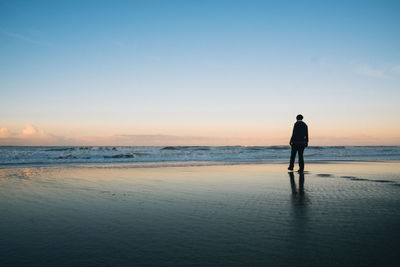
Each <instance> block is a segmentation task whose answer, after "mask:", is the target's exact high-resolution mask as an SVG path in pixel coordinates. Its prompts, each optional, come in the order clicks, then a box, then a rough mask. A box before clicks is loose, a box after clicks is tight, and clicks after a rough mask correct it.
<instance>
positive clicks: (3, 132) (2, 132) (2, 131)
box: [0, 128, 12, 138]
mask: <svg viewBox="0 0 400 267" xmlns="http://www.w3.org/2000/svg"><path fill="white" fill-rule="evenodd" d="M11 136H12V134H11V132H10V131H9V130H8V129H7V128H0V138H7V137H11Z"/></svg>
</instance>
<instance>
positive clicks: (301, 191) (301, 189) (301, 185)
mask: <svg viewBox="0 0 400 267" xmlns="http://www.w3.org/2000/svg"><path fill="white" fill-rule="evenodd" d="M299 176H300V177H299V194H300V196H304V172H301V173H299ZM289 177H290V186H291V188H292V194H293V195H297V188H296V182H295V181H294V174H293V172H289Z"/></svg>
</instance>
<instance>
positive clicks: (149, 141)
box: [0, 124, 400, 146]
mask: <svg viewBox="0 0 400 267" xmlns="http://www.w3.org/2000/svg"><path fill="white" fill-rule="evenodd" d="M288 140H289V136H284V135H282V136H279V137H271V136H267V135H266V136H265V137H262V138H260V137H258V138H257V137H226V138H222V137H200V136H176V135H162V134H154V135H144V134H142V135H134V134H119V135H108V136H81V137H77V138H67V137H63V136H56V135H52V134H49V133H47V132H45V131H44V130H41V129H38V128H37V127H35V126H34V125H31V124H28V125H26V126H25V128H24V129H22V130H21V131H20V132H19V133H12V132H10V131H9V130H8V129H7V128H0V145H9V146H177V145H181V146H185V145H186V146H192V145H204V146H206V145H216V146H218V145H219V146H221V145H260V146H263V145H287V143H288ZM399 144H400V136H398V135H392V136H367V135H347V136H330V135H320V136H313V138H312V139H311V143H310V145H399Z"/></svg>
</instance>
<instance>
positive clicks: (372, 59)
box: [0, 0, 400, 145]
mask: <svg viewBox="0 0 400 267" xmlns="http://www.w3.org/2000/svg"><path fill="white" fill-rule="evenodd" d="M399 99H400V2H399V1H382V0H379V1H239V0H238V1H236V0H232V1H218V0H214V1H207V0H204V1H200V0H198V1H192V0H186V1H172V0H171V1H170V0H163V1H155V0H154V1H153V0H149V1H118V0H116V1H101V0H99V1H94V0H87V1H73V0H72V1H61V0H60V1H40V0H38V1H18V0H17V1H15V0H13V1H4V0H0V145H164V144H165V145H169V144H174V145H179V144H180V145H286V144H288V141H289V138H290V135H291V131H292V127H293V123H294V122H295V117H296V115H297V114H302V115H303V116H304V121H305V122H306V123H307V124H308V127H309V134H310V145H400V117H399V114H400V108H399V105H398V102H399Z"/></svg>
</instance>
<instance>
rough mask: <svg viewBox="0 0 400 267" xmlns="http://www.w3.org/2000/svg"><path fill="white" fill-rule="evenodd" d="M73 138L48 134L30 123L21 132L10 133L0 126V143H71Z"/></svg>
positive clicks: (44, 144)
mask: <svg viewBox="0 0 400 267" xmlns="http://www.w3.org/2000/svg"><path fill="white" fill-rule="evenodd" d="M72 141H73V140H69V139H66V138H64V137H62V136H56V135H52V134H48V133H46V132H45V131H43V130H40V129H37V128H36V127H35V126H33V125H32V124H27V125H26V126H25V128H24V129H22V130H21V132H19V133H17V134H13V133H11V132H10V131H9V130H8V129H7V128H0V145H9V146H13V145H23V146H46V145H48V146H51V145H73V142H72Z"/></svg>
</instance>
